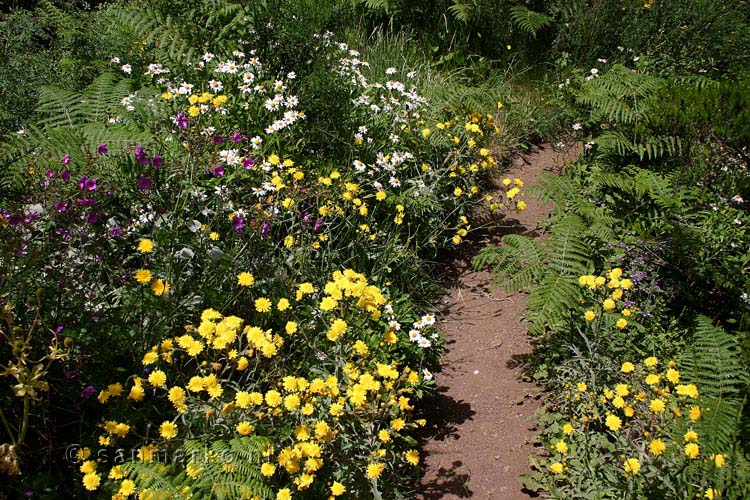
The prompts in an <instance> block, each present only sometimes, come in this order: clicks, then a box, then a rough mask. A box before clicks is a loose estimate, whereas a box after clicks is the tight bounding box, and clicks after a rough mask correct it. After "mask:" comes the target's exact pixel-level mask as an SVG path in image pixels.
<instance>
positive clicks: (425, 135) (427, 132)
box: [422, 128, 432, 139]
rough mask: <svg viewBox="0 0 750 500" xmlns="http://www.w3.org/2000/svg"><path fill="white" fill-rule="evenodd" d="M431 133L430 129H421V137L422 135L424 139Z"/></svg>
mask: <svg viewBox="0 0 750 500" xmlns="http://www.w3.org/2000/svg"><path fill="white" fill-rule="evenodd" d="M431 133H432V131H431V130H430V129H428V128H425V129H422V137H424V138H425V139H426V138H428V137H430V134H431Z"/></svg>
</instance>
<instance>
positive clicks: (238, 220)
mask: <svg viewBox="0 0 750 500" xmlns="http://www.w3.org/2000/svg"><path fill="white" fill-rule="evenodd" d="M232 225H233V226H234V230H235V231H237V232H238V233H239V232H241V231H242V228H243V227H245V219H243V218H242V217H239V216H236V217H235V218H234V219H232Z"/></svg>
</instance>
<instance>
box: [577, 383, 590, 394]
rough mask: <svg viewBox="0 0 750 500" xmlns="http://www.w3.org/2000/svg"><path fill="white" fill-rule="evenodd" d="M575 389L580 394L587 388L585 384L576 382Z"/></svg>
mask: <svg viewBox="0 0 750 500" xmlns="http://www.w3.org/2000/svg"><path fill="white" fill-rule="evenodd" d="M576 388H577V389H578V390H579V391H581V392H586V389H588V386H587V385H586V383H585V382H578V384H577V385H576Z"/></svg>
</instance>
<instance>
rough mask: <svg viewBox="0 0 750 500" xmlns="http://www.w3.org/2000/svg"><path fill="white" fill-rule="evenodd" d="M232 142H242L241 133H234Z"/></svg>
mask: <svg viewBox="0 0 750 500" xmlns="http://www.w3.org/2000/svg"><path fill="white" fill-rule="evenodd" d="M232 141H233V142H242V133H241V132H239V131H238V132H235V133H234V134H232Z"/></svg>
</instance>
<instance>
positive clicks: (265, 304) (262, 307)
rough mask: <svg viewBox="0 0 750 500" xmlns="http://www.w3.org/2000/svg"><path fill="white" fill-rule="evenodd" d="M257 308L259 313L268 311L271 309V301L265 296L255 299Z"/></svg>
mask: <svg viewBox="0 0 750 500" xmlns="http://www.w3.org/2000/svg"><path fill="white" fill-rule="evenodd" d="M255 310H256V311H258V312H259V313H267V312H268V311H270V310H271V301H270V300H268V299H267V298H265V297H260V298H258V299H255Z"/></svg>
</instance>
